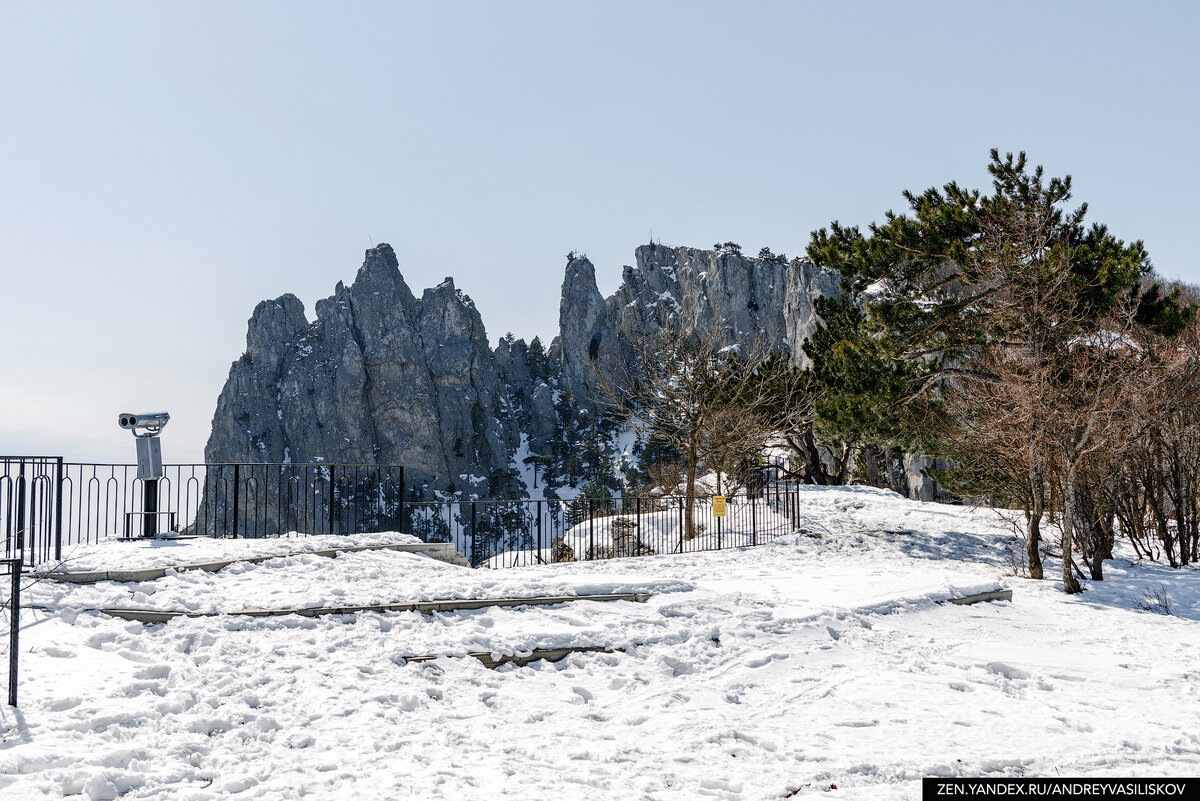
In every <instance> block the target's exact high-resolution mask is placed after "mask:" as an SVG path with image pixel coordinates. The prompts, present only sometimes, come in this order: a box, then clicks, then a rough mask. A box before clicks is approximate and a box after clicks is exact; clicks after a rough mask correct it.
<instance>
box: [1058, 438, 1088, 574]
mask: <svg viewBox="0 0 1200 801" xmlns="http://www.w3.org/2000/svg"><path fill="white" fill-rule="evenodd" d="M1075 470H1076V467H1075V464H1074V462H1068V463H1067V480H1066V486H1065V487H1064V488H1063V513H1062V571H1063V587H1065V588H1066V590H1067V592H1068V593H1069V594H1074V593H1078V592H1083V585H1081V584H1080V583H1079V579H1078V578H1076V576H1075V559H1074V545H1075V536H1074V534H1075V481H1076V479H1075Z"/></svg>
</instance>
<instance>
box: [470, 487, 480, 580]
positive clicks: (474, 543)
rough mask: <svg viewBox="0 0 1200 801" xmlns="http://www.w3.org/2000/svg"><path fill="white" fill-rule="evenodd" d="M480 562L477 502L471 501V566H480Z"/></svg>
mask: <svg viewBox="0 0 1200 801" xmlns="http://www.w3.org/2000/svg"><path fill="white" fill-rule="evenodd" d="M479 562H480V559H479V532H478V531H477V530H476V528H475V501H471V564H472V565H473V566H478V565H479Z"/></svg>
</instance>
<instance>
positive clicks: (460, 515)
mask: <svg viewBox="0 0 1200 801" xmlns="http://www.w3.org/2000/svg"><path fill="white" fill-rule="evenodd" d="M772 471H773V472H772ZM151 493H153V494H152V495H151ZM797 505H798V496H797V494H796V490H795V487H794V486H793V485H791V484H789V483H787V482H786V481H783V480H781V479H780V476H779V471H778V470H777V469H773V468H772V467H770V466H768V467H767V468H765V469H764V471H763V476H762V480H760V481H757V482H754V485H753V487H752V488H751V489H750V490H748V491H746V492H743V494H741V495H736V496H730V497H729V498H727V500H726V504H725V510H724V514H723V515H718V514H715V513H714V510H713V508H712V500H711V497H710V496H707V495H703V496H702V495H697V496H695V497H692V498H691V499H687V498H682V497H674V496H672V497H650V496H647V497H624V498H619V499H617V500H606V499H595V498H578V499H574V500H566V501H549V500H541V501H538V500H501V501H438V502H425V501H412V500H406V499H405V486H404V469H403V468H402V467H400V466H398V465H349V464H321V463H318V464H277V463H276V464H264V463H253V464H250V463H237V464H234V463H230V464H207V465H198V464H197V465H186V464H180V465H167V466H165V469H164V475H163V476H162V477H161V478H158V479H156V480H143V479H140V478H138V477H137V468H136V466H134V465H118V464H82V463H69V462H63V460H62V459H61V458H59V457H0V532H2V533H3V536H4V542H5V552H4V555H5V556H6V557H10V558H11V557H21V558H23V559H24V560H25V561H26V563H27V564H31V565H40V564H44V563H47V562H57V561H61V560H62V559H63V558H64V556H69V551H70V547H71V546H74V545H77V544H86V543H93V542H98V541H100V540H103V539H110V538H119V537H135V536H140V535H142V534H143V533H145V532H146V531H150V532H152V533H165V532H175V533H179V534H196V535H207V536H214V537H248V538H256V537H270V536H277V535H281V534H291V533H296V534H302V535H304V534H349V533H361V532H382V531H402V532H405V533H410V534H413V535H415V536H417V537H419V538H421V539H422V540H424V541H426V542H451V543H453V544H454V545H455V547H456V549H457V550H458V551H459V552H460V553H462V554H463V555H464V556H466V557H467V559H468V560H469V561H470V562H471V564H472V565H475V566H477V567H513V566H518V565H530V564H546V563H552V562H571V561H584V560H593V559H606V558H611V557H621V556H638V555H649V554H666V553H688V552H694V551H703V550H716V549H720V548H729V547H742V546H746V545H758V544H760V543H763V542H767V541H770V540H771V539H772V538H774V537H777V536H779V535H781V534H784V533H789V532H791V531H792V530H794V529H795V528H796V525H795V521H796V511H797ZM147 521H149V523H150V524H149V525H147Z"/></svg>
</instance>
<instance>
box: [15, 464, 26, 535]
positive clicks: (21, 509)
mask: <svg viewBox="0 0 1200 801" xmlns="http://www.w3.org/2000/svg"><path fill="white" fill-rule="evenodd" d="M16 489H17V542H16V545H17V549H16V554H17V558H18V559H20V558H22V557H23V556H24V555H25V460H24V459H22V460H21V462H20V466H19V467H18V469H17V484H16Z"/></svg>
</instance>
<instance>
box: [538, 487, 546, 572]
mask: <svg viewBox="0 0 1200 801" xmlns="http://www.w3.org/2000/svg"><path fill="white" fill-rule="evenodd" d="M537 560H538V564H539V565H540V564H544V563H545V561H546V560H545V559H543V558H542V502H541V501H538V502H537Z"/></svg>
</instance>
